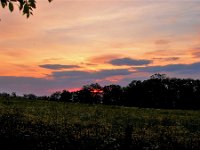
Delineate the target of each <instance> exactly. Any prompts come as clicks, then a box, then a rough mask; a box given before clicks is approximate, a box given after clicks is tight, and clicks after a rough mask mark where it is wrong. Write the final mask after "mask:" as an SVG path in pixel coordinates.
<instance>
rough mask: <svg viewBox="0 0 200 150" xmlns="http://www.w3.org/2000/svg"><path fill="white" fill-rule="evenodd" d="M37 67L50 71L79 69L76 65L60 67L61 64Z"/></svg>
mask: <svg viewBox="0 0 200 150" xmlns="http://www.w3.org/2000/svg"><path fill="white" fill-rule="evenodd" d="M39 67H41V68H45V69H51V70H60V69H71V68H80V66H77V65H61V64H43V65H39Z"/></svg>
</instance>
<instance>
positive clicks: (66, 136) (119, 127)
mask: <svg viewBox="0 0 200 150" xmlns="http://www.w3.org/2000/svg"><path fill="white" fill-rule="evenodd" d="M0 147H5V149H16V148H20V149H112V150H113V149H116V150H117V149H145V150H150V149H162V150H164V149H169V150H172V149H200V111H191V110H190V111H188V110H159V109H147V108H145V109H143V108H130V107H129V108H128V107H117V106H105V105H86V104H71V103H62V102H50V101H30V100H19V99H12V100H4V99H0Z"/></svg>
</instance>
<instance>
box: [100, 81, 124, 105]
mask: <svg viewBox="0 0 200 150" xmlns="http://www.w3.org/2000/svg"><path fill="white" fill-rule="evenodd" d="M122 96H123V90H122V88H121V86H119V85H108V86H104V87H103V103H104V104H107V105H122V104H123V102H122Z"/></svg>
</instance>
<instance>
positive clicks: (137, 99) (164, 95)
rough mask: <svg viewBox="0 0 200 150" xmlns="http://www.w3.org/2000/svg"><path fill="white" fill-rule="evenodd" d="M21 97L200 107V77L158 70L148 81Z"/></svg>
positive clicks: (186, 107) (80, 101)
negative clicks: (177, 75)
mask: <svg viewBox="0 0 200 150" xmlns="http://www.w3.org/2000/svg"><path fill="white" fill-rule="evenodd" d="M0 97H4V98H6V99H9V98H12V97H16V98H19V96H17V95H16V94H15V93H12V94H7V93H1V94H0ZM21 98H24V99H29V100H49V101H59V102H72V103H86V104H105V105H117V106H126V107H143V108H165V109H200V80H194V79H180V78H168V77H166V75H165V74H154V75H152V76H151V77H150V78H149V79H147V80H144V81H140V80H133V81H132V82H131V83H130V84H128V85H127V86H126V87H121V86H120V85H114V84H113V85H107V86H104V87H102V86H100V85H99V84H98V83H95V84H90V85H85V86H83V87H82V88H81V89H80V90H78V91H75V92H69V91H66V90H63V91H57V92H54V93H52V94H51V95H50V96H36V95H34V94H24V96H23V97H21Z"/></svg>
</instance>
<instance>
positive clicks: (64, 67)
mask: <svg viewBox="0 0 200 150" xmlns="http://www.w3.org/2000/svg"><path fill="white" fill-rule="evenodd" d="M0 19H1V21H0V60H1V63H0V92H16V93H17V94H18V95H22V94H24V93H34V94H37V95H49V94H51V93H52V92H54V91H57V90H63V89H66V90H71V91H72V90H76V89H79V88H81V87H82V86H83V85H87V84H91V83H96V82H97V83H99V84H100V85H102V86H104V85H109V84H119V85H122V86H126V85H128V83H130V82H131V81H132V80H138V79H139V80H144V79H148V78H149V76H151V75H152V74H154V73H165V74H167V76H169V77H177V78H194V79H200V0H71V1H70V0H54V1H53V2H51V3H48V1H47V0H37V9H36V10H34V15H33V16H31V17H30V18H29V19H26V16H22V12H19V10H18V9H17V5H16V6H15V10H14V12H13V13H10V12H9V10H8V8H6V9H2V8H1V7H0Z"/></svg>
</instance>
